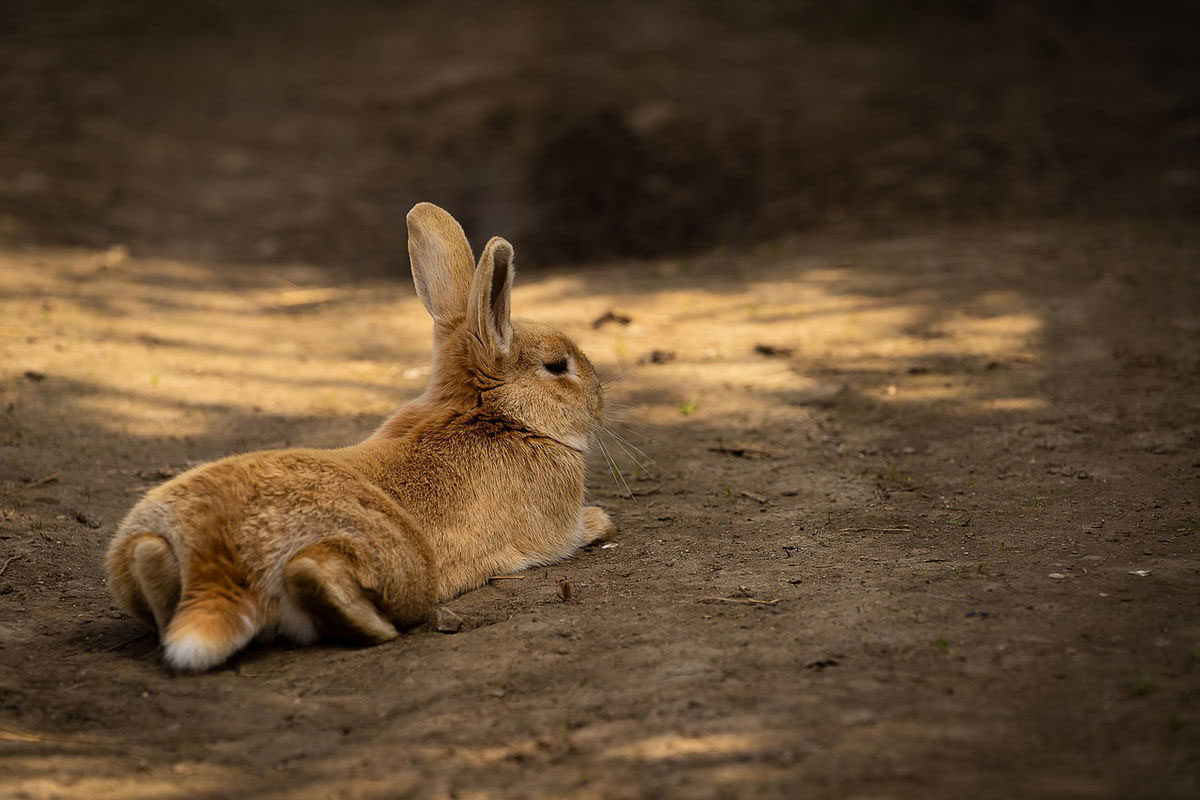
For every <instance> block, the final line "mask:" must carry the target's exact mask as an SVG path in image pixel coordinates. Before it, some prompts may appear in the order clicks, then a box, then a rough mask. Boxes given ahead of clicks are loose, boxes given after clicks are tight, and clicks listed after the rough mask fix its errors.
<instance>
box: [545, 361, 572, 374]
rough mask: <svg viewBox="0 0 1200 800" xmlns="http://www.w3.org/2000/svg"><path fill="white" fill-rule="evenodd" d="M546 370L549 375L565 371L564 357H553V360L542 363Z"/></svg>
mask: <svg viewBox="0 0 1200 800" xmlns="http://www.w3.org/2000/svg"><path fill="white" fill-rule="evenodd" d="M542 366H543V367H545V368H546V371H547V372H549V373H550V374H551V375H562V374H564V373H566V371H567V359H566V357H563V358H558V359H555V360H554V361H546V362H544V363H543V364H542Z"/></svg>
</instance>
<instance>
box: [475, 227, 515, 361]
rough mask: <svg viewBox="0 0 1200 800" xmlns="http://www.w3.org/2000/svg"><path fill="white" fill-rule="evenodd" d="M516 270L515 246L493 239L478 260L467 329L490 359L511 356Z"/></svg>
mask: <svg viewBox="0 0 1200 800" xmlns="http://www.w3.org/2000/svg"><path fill="white" fill-rule="evenodd" d="M515 271H516V267H515V266H514V265H513V248H512V245H511V244H509V243H508V242H506V241H505V240H503V239H501V238H500V237H499V236H493V237H492V239H491V241H489V242H488V243H487V247H485V248H483V255H481V256H480V257H479V266H478V267H476V268H475V278H474V280H472V281H471V297H470V300H469V301H468V303H469V304H468V306H467V329H468V330H470V332H471V333H473V334H474V335H475V338H476V339H478V340H479V342H480V343H481V344H482V345H483V347H484V350H485V353H484V354H485V355H486V356H487V357H489V358H490V359H497V358H499V357H501V356H505V355H508V350H509V347H510V346H511V345H512V336H513V330H512V317H511V314H510V308H511V300H512V282H513V274H514V273H515Z"/></svg>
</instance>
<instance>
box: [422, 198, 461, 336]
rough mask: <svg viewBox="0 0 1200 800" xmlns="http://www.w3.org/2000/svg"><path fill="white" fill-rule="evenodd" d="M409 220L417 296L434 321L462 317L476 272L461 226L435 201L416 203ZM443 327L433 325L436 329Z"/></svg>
mask: <svg viewBox="0 0 1200 800" xmlns="http://www.w3.org/2000/svg"><path fill="white" fill-rule="evenodd" d="M407 219H408V260H409V262H410V263H411V264H412V275H413V284H414V285H415V286H416V287H417V296H418V297H420V298H421V302H422V303H424V304H425V308H426V309H427V310H428V311H429V313H430V314H431V315H432V316H433V321H434V322H435V323H439V322H440V323H446V322H449V321H450V320H452V319H454V318H456V317H461V316H462V313H463V309H465V308H466V307H467V295H468V293H469V291H470V289H471V274H472V273H473V272H474V271H475V257H474V256H473V255H472V254H471V245H470V244H468V243H467V236H466V234H465V233H463V229H462V226H461V225H459V224H458V221H457V220H455V219H454V217H452V216H450V215H449V214H448V213H447V212H446V211H444V210H443V209H441V208H438V207H437V206H435V205H434V204H433V203H417V204H416V205H415V206H413V208H412V211H409V212H408V218H407ZM442 328H443V326H439V325H435V326H434V330H435V332H436V331H438V330H440V329H442Z"/></svg>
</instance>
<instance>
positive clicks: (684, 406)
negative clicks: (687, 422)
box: [679, 397, 700, 417]
mask: <svg viewBox="0 0 1200 800" xmlns="http://www.w3.org/2000/svg"><path fill="white" fill-rule="evenodd" d="M699 403H700V400H699V398H696V397H693V398H692V399H691V400H688V401H687V402H685V403H680V404H679V413H680V414H683V415H684V416H685V417H689V416H691V415H692V414H694V413H695V411H696V406H697V405H698V404H699Z"/></svg>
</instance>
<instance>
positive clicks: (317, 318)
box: [0, 251, 429, 436]
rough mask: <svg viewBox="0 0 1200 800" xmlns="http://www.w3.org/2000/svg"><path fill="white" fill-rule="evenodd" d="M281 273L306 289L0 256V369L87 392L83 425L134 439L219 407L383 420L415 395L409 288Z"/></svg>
mask: <svg viewBox="0 0 1200 800" xmlns="http://www.w3.org/2000/svg"><path fill="white" fill-rule="evenodd" d="M281 272H282V273H284V274H290V275H294V276H298V277H303V278H304V279H306V280H308V281H310V282H313V283H315V284H316V285H315V286H311V287H298V286H296V285H295V284H294V283H292V282H291V281H288V280H285V279H283V278H281V277H279V276H278V275H275V274H274V273H272V272H269V271H262V270H260V271H258V272H256V273H237V272H232V271H231V270H229V269H228V268H227V267H221V268H218V267H206V266H201V265H194V264H186V263H180V262H176V261H164V260H146V261H143V260H138V259H133V260H129V259H122V260H120V261H119V262H118V263H115V264H113V263H108V262H106V261H105V254H104V253H89V252H85V251H46V252H40V251H35V252H10V253H6V254H2V255H0V312H2V313H3V315H4V318H5V324H4V327H3V328H0V348H3V351H4V353H5V356H6V358H5V364H6V367H7V369H6V374H5V375H4V378H5V379H9V380H11V379H13V378H18V377H20V376H21V375H22V374H23V373H25V372H27V371H28V372H32V373H36V374H38V375H46V376H47V377H48V378H49V379H51V380H68V381H71V382H73V383H75V384H78V385H79V386H80V387H87V388H81V389H80V390H79V393H80V397H79V398H78V407H79V409H80V410H82V411H84V412H85V413H86V414H87V415H88V418H89V419H90V421H91V423H92V424H93V425H96V426H100V427H104V428H108V429H109V430H111V431H112V432H113V433H125V434H129V435H134V436H154V435H164V434H170V435H175V436H190V435H198V434H201V433H203V432H204V430H205V429H206V428H211V427H212V426H213V425H214V424H216V421H217V418H216V417H214V416H213V415H214V414H219V413H221V410H222V409H224V410H230V409H239V410H242V411H245V412H248V413H271V414H279V415H317V416H322V415H344V414H348V413H355V414H359V413H367V414H377V415H379V416H383V415H386V414H387V413H388V412H390V411H391V410H392V409H393V408H394V407H395V406H396V405H397V404H398V403H400V402H402V401H403V400H404V399H406V398H408V397H411V396H413V395H415V394H416V393H417V392H419V391H420V388H421V386H422V385H423V384H424V380H425V378H426V377H427V376H428V347H429V341H428V339H429V324H428V317H427V315H426V314H425V311H424V309H423V308H421V306H420V304H419V303H418V302H417V301H416V299H415V297H413V296H412V293H411V291H408V290H407V287H405V286H404V285H402V284H399V283H390V284H360V285H355V286H352V287H338V286H330V285H329V284H331V283H332V281H331V280H330V279H329V278H328V277H327V276H326V275H325V273H324V272H323V271H321V270H317V269H315V268H303V269H298V268H293V269H290V270H289V269H281ZM331 332H336V333H334V334H332V335H331Z"/></svg>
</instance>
